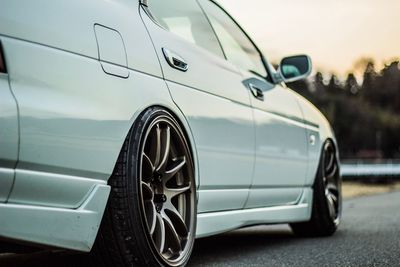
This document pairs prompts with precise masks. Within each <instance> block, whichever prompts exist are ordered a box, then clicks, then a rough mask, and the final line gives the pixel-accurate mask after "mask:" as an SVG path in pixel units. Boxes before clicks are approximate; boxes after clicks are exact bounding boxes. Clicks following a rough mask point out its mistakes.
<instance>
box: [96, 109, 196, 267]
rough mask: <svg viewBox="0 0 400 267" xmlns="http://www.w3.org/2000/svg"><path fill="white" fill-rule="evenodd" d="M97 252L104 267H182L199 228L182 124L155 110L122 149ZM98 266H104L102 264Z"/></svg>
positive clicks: (142, 119)
mask: <svg viewBox="0 0 400 267" xmlns="http://www.w3.org/2000/svg"><path fill="white" fill-rule="evenodd" d="M109 183H110V185H111V187H112V192H111V196H110V200H109V203H108V207H107V210H106V213H105V215H104V218H103V222H102V226H101V230H100V234H99V236H98V239H97V240H96V244H95V248H94V252H93V253H95V255H96V259H97V260H98V259H101V260H100V261H101V264H100V266H183V265H185V264H186V263H187V261H188V259H189V257H190V254H191V251H192V248H193V243H194V237H195V230H196V201H195V199H196V187H195V179H194V166H193V160H192V155H191V152H190V148H189V144H188V142H187V139H186V137H185V134H184V132H183V131H182V129H181V127H180V126H179V124H178V123H177V121H176V120H175V119H174V118H173V117H172V116H171V115H170V114H169V113H168V112H167V111H165V110H163V109H161V108H152V109H149V110H147V111H146V112H145V113H144V114H142V115H141V116H140V117H139V119H138V120H137V122H136V123H135V124H134V126H133V128H132V130H131V132H130V134H129V136H128V138H127V140H126V142H125V144H124V147H123V148H122V151H121V154H120V156H119V159H118V162H117V164H116V167H115V170H114V174H113V176H112V177H111V179H110V182H109ZM100 261H97V262H96V266H99V265H98V264H99V262H100Z"/></svg>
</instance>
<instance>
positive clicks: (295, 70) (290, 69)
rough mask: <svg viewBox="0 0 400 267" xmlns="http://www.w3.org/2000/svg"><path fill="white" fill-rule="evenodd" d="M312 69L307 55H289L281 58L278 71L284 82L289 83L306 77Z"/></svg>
mask: <svg viewBox="0 0 400 267" xmlns="http://www.w3.org/2000/svg"><path fill="white" fill-rule="evenodd" d="M311 70H312V63H311V59H310V57H309V56H306V55H300V56H291V57H285V58H284V59H282V61H281V64H280V65H279V70H278V73H279V74H280V76H281V78H282V79H283V81H284V82H287V83H290V82H295V81H298V80H302V79H304V78H307V76H308V75H310V73H311Z"/></svg>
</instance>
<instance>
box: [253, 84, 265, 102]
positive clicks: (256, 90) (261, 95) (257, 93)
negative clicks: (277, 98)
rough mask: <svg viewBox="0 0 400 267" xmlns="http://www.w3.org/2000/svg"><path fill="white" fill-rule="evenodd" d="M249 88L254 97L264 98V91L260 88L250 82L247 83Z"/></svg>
mask: <svg viewBox="0 0 400 267" xmlns="http://www.w3.org/2000/svg"><path fill="white" fill-rule="evenodd" d="M249 88H250V91H251V93H252V94H253V96H254V97H255V98H257V99H259V100H264V93H263V91H262V90H261V89H260V88H258V87H257V86H256V85H254V84H252V83H249Z"/></svg>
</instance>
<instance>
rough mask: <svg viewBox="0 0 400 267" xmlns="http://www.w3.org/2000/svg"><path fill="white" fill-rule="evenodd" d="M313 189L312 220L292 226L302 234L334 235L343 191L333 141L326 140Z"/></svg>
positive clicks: (339, 215)
mask: <svg viewBox="0 0 400 267" xmlns="http://www.w3.org/2000/svg"><path fill="white" fill-rule="evenodd" d="M313 190H314V195H313V206H312V214H311V220H310V221H308V222H302V223H293V224H291V225H290V226H291V227H292V230H293V232H294V233H295V234H298V235H302V236H327V235H332V234H333V233H334V232H335V231H336V229H337V227H338V225H339V222H340V217H341V209H342V195H341V194H342V191H341V177H340V173H339V163H338V160H337V158H336V151H335V147H334V146H333V143H332V142H331V141H326V142H325V144H324V146H323V150H322V155H321V161H320V166H319V170H318V174H317V177H316V179H315V182H314V186H313Z"/></svg>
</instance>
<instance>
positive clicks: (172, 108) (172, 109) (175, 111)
mask: <svg viewBox="0 0 400 267" xmlns="http://www.w3.org/2000/svg"><path fill="white" fill-rule="evenodd" d="M152 108H161V109H164V110H165V111H167V112H168V113H169V114H170V115H171V116H172V117H173V118H174V119H175V120H176V122H177V123H178V125H179V126H180V127H181V129H182V132H183V134H184V135H185V138H186V139H187V142H188V145H189V149H190V152H191V153H192V157H193V159H192V160H193V166H194V170H195V182H196V188H197V187H198V186H199V184H200V171H199V163H198V156H197V147H196V142H195V138H194V135H193V132H192V129H191V127H190V125H189V123H188V121H187V119H186V117H185V115H184V114H183V113H182V111H181V110H180V109H179V107H178V106H176V105H175V104H174V103H154V104H151V105H144V106H143V107H141V108H139V109H137V110H136V112H135V113H134V114H133V115H132V117H131V119H130V123H129V128H128V129H127V130H126V131H125V135H124V136H125V138H127V137H128V135H129V132H130V130H131V129H132V128H133V126H134V124H135V122H137V120H138V119H139V118H140V116H141V115H142V114H143V113H145V112H146V111H147V110H149V109H152ZM124 140H125V139H124ZM123 142H124V141H122V142H121V145H120V147H121V148H120V150H121V149H122V146H123ZM117 158H118V156H117V157H116V158H115V163H114V166H115V164H116V162H117ZM110 177H111V175H110ZM109 179H110V178H108V180H109Z"/></svg>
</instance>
